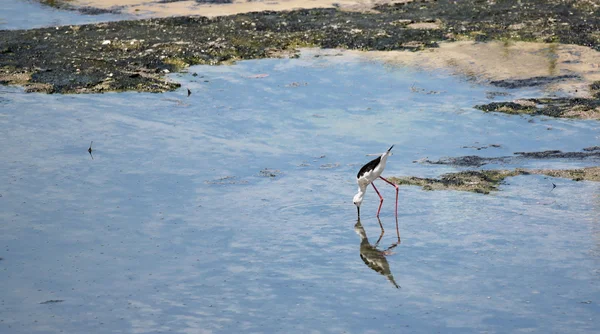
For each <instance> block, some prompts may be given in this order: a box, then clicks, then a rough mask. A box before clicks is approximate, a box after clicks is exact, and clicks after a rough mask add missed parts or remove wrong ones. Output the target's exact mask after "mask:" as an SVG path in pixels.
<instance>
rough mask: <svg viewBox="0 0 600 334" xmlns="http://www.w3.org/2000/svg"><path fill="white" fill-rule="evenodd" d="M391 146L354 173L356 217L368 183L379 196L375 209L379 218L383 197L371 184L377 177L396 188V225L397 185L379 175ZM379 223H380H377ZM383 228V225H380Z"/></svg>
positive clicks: (390, 153) (389, 153)
mask: <svg viewBox="0 0 600 334" xmlns="http://www.w3.org/2000/svg"><path fill="white" fill-rule="evenodd" d="M392 148H394V145H392V147H390V148H389V149H388V150H387V151H386V152H385V153H383V154H381V155H380V156H379V157H377V158H376V159H373V160H371V161H370V162H368V163H367V164H366V165H364V166H362V168H361V169H360V171H359V172H358V174H357V175H356V182H357V183H358V193H357V194H356V195H354V200H353V202H354V205H356V209H357V210H358V217H359V218H360V205H361V204H362V201H363V197H364V196H365V192H366V191H367V187H368V186H369V184H370V185H372V186H373V189H375V192H376V193H377V195H378V196H379V208H378V209H377V218H379V212H380V211H381V205H383V197H381V194H380V193H379V190H377V188H376V187H375V185H374V184H373V181H375V180H377V178H380V179H382V180H383V181H385V182H387V183H389V184H391V185H392V186H394V188H396V225H397V224H398V186H397V185H395V184H393V183H392V182H390V181H388V180H386V179H385V178H383V177H381V173H383V170H384V169H385V163H386V162H387V158H388V157H389V156H390V155H392V152H391V151H392ZM379 224H380V225H381V223H379ZM381 228H382V229H383V226H381Z"/></svg>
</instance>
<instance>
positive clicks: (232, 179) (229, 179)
mask: <svg viewBox="0 0 600 334" xmlns="http://www.w3.org/2000/svg"><path fill="white" fill-rule="evenodd" d="M204 183H206V184H248V181H246V180H238V179H237V177H236V176H224V177H221V178H218V179H216V180H207V181H204Z"/></svg>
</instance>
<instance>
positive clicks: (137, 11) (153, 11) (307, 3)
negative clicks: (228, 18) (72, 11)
mask: <svg viewBox="0 0 600 334" xmlns="http://www.w3.org/2000/svg"><path fill="white" fill-rule="evenodd" d="M408 1H410V0H397V1H389V0H336V1H332V0H325V1H320V0H279V1H269V0H257V1H256V0H255V1H247V0H232V1H230V2H229V1H173V2H166V1H165V2H161V1H148V0H124V1H118V0H75V1H69V4H70V5H72V6H74V7H75V8H83V7H94V8H100V9H106V10H119V11H120V12H123V13H127V14H133V15H137V16H140V17H168V16H180V15H201V16H207V17H215V16H224V15H233V14H240V13H249V12H258V11H283V10H294V9H308V8H334V7H337V8H340V9H343V10H350V11H370V10H372V8H373V7H374V6H377V5H381V4H386V3H399V2H408ZM203 2H205V3H203ZM218 2H222V3H218Z"/></svg>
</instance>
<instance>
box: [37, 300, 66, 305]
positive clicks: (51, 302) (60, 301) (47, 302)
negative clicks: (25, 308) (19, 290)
mask: <svg viewBox="0 0 600 334" xmlns="http://www.w3.org/2000/svg"><path fill="white" fill-rule="evenodd" d="M62 302H64V300H62V299H50V300H46V301H45V302H41V303H40V304H55V303H62Z"/></svg>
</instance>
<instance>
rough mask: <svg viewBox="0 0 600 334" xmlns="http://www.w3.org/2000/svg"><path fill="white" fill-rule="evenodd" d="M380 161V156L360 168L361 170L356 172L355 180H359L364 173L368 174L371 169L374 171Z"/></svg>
mask: <svg viewBox="0 0 600 334" xmlns="http://www.w3.org/2000/svg"><path fill="white" fill-rule="evenodd" d="M380 161H381V156H379V157H377V158H376V159H373V160H371V161H369V163H367V164H366V165H364V166H362V168H361V169H360V170H359V171H358V174H356V178H357V179H359V178H360V177H361V176H363V175H364V174H365V173H368V172H370V171H372V170H373V169H375V167H377V165H379V162H380Z"/></svg>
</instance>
